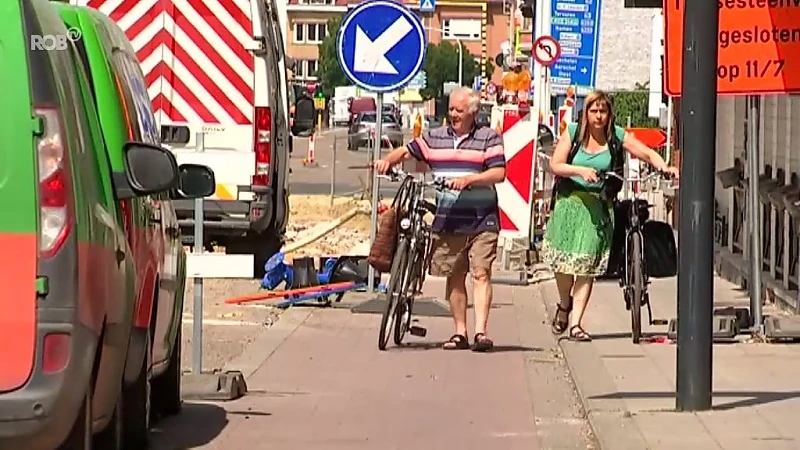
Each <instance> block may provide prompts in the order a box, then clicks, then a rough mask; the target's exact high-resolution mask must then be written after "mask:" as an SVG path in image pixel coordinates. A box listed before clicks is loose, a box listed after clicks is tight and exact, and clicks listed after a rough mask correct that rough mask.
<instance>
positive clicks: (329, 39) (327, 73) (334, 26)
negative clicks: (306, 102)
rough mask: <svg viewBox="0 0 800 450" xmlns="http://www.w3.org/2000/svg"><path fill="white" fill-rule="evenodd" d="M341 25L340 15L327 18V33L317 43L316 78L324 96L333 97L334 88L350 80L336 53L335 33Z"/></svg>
mask: <svg viewBox="0 0 800 450" xmlns="http://www.w3.org/2000/svg"><path fill="white" fill-rule="evenodd" d="M341 25H342V18H341V17H334V18H331V19H330V20H328V35H327V36H325V38H324V39H323V40H322V42H321V43H320V44H319V66H318V68H317V79H318V80H319V82H320V83H321V84H322V93H323V94H324V95H325V97H328V98H331V97H333V93H334V89H336V88H337V87H339V86H347V85H349V84H350V82H349V81H348V80H347V77H345V76H344V72H342V67H341V66H340V65H339V59H338V56H337V55H336V35H337V34H339V27H340V26H341Z"/></svg>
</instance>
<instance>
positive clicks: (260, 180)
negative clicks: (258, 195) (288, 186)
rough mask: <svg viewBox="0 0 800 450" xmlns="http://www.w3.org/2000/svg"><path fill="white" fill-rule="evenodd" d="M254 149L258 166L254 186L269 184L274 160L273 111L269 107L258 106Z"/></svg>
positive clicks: (252, 182)
mask: <svg viewBox="0 0 800 450" xmlns="http://www.w3.org/2000/svg"><path fill="white" fill-rule="evenodd" d="M253 151H254V152H255V154H256V167H255V172H254V174H253V178H252V180H251V184H252V185H253V186H269V174H270V163H271V162H272V111H271V110H270V108H268V107H263V106H256V126H255V127H254V130H253Z"/></svg>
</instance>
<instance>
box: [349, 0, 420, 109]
mask: <svg viewBox="0 0 800 450" xmlns="http://www.w3.org/2000/svg"><path fill="white" fill-rule="evenodd" d="M426 47H427V39H426V36H425V29H424V28H423V27H422V22H421V21H420V19H419V17H417V15H416V14H414V13H413V12H411V10H409V9H408V8H406V7H405V6H403V4H401V3H398V2H395V1H392V0H369V1H366V2H364V3H361V4H359V5H358V6H356V7H355V8H353V9H352V10H351V11H350V12H349V13H348V14H347V16H345V18H344V20H343V21H342V25H341V28H340V29H339V33H338V35H337V37H336V52H337V56H338V57H339V65H340V66H341V67H342V71H343V72H344V74H345V76H346V77H347V78H348V79H349V80H350V82H352V83H353V84H355V85H356V86H358V87H360V88H362V89H364V90H367V91H372V92H376V93H383V92H391V91H396V90H398V89H400V88H402V87H404V86H405V85H406V84H408V82H409V81H411V80H412V79H413V78H414V76H415V75H416V74H417V73H418V72H419V70H420V69H421V68H422V63H423V62H424V61H425V49H426Z"/></svg>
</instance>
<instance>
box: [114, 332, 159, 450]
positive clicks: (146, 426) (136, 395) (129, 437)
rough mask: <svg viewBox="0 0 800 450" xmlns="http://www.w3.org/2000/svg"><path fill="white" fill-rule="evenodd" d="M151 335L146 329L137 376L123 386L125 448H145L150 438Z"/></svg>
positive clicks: (137, 449) (135, 449)
mask: <svg viewBox="0 0 800 450" xmlns="http://www.w3.org/2000/svg"><path fill="white" fill-rule="evenodd" d="M151 342H152V337H151V336H150V331H149V330H148V331H147V338H146V340H145V344H144V345H145V353H144V358H142V366H141V368H139V376H137V377H136V381H135V382H133V383H132V384H131V385H130V386H125V387H124V388H123V391H122V393H123V402H122V408H123V428H124V432H125V433H124V436H125V448H126V449H132V450H143V449H146V448H147V446H148V444H149V440H150V377H151V374H152V373H151V371H150V361H151V360H152V353H153V349H152V344H151Z"/></svg>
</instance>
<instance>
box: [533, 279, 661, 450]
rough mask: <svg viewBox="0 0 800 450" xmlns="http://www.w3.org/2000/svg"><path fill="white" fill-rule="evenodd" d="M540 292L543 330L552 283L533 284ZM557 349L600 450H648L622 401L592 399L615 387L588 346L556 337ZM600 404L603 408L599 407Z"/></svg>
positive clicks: (552, 293)
mask: <svg viewBox="0 0 800 450" xmlns="http://www.w3.org/2000/svg"><path fill="white" fill-rule="evenodd" d="M536 286H537V288H538V289H540V290H541V298H542V301H543V302H544V308H545V311H546V312H547V322H546V323H545V326H548V327H549V326H550V325H549V324H550V321H551V320H552V318H553V314H554V313H555V303H556V301H554V299H557V298H558V291H557V290H556V287H555V281H544V282H541V283H537V284H536ZM557 342H558V346H559V348H561V352H562V353H563V354H564V362H565V363H566V367H567V371H568V373H569V376H570V378H571V379H572V383H573V385H574V386H575V390H576V391H577V393H578V397H579V398H580V400H581V404H582V405H583V410H584V412H585V414H586V419H587V420H588V421H589V426H590V427H591V429H592V433H593V434H594V436H595V438H596V440H597V442H598V443H599V444H600V449H602V450H642V449H647V448H649V446H648V444H647V441H646V440H645V438H644V435H643V434H642V432H641V430H640V429H639V427H638V425H636V421H635V420H634V419H633V415H632V414H631V412H630V411H629V410H628V409H627V408H626V406H625V401H624V400H622V399H601V400H596V399H594V398H593V397H595V396H599V395H604V394H605V395H607V394H608V393H614V392H616V386H615V384H614V380H613V379H612V378H611V375H610V374H609V373H608V370H606V368H605V364H604V363H603V360H602V359H601V358H600V355H599V354H598V353H597V350H596V349H595V347H594V345H593V344H591V343H588V345H586V344H587V343H574V342H571V341H569V340H568V339H566V338H564V337H563V336H562V337H559V338H558V339H557ZM600 402H602V403H603V405H601V404H599V403H600Z"/></svg>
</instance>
